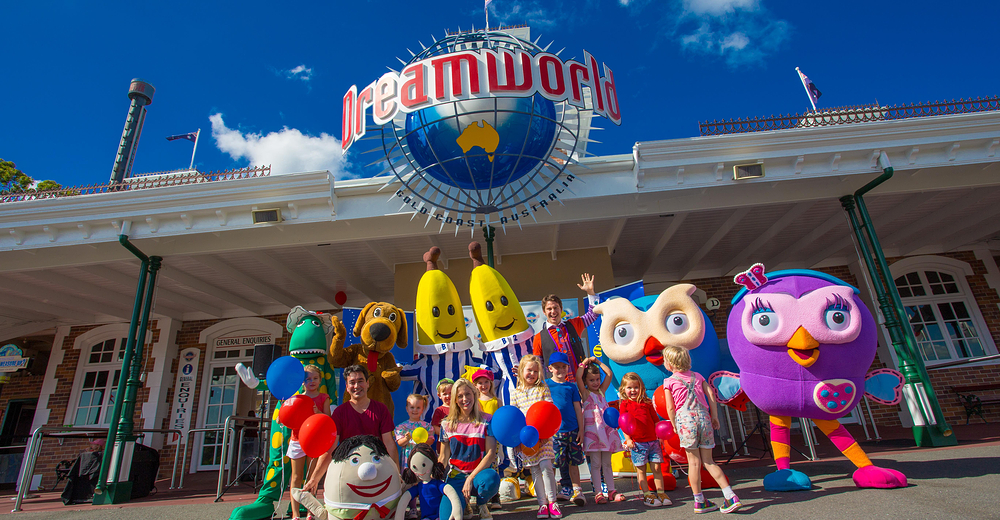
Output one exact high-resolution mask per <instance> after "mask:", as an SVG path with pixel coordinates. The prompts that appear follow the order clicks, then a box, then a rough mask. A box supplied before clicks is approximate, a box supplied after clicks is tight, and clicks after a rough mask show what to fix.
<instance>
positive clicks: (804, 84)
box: [795, 67, 816, 112]
mask: <svg viewBox="0 0 1000 520" xmlns="http://www.w3.org/2000/svg"><path fill="white" fill-rule="evenodd" d="M795 72H798V73H799V81H801V82H802V88H803V89H805V91H806V97H808V98H809V104H810V105H812V107H813V112H815V111H816V102H815V101H813V96H812V92H809V86H808V85H806V79H805V78H804V77H803V76H802V71H801V70H799V68H798V67H795Z"/></svg>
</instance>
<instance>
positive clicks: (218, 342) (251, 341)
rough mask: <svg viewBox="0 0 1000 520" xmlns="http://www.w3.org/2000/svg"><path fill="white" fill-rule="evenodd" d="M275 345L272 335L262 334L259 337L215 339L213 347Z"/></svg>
mask: <svg viewBox="0 0 1000 520" xmlns="http://www.w3.org/2000/svg"><path fill="white" fill-rule="evenodd" d="M267 343H274V336H273V335H272V334H261V335H259V336H226V337H222V338H215V341H213V342H212V346H213V347H216V348H218V347H252V346H254V345H258V344H267Z"/></svg>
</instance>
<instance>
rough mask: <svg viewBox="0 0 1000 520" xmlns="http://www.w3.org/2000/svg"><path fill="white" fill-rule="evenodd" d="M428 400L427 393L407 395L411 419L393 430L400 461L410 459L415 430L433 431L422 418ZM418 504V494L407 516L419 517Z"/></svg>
mask: <svg viewBox="0 0 1000 520" xmlns="http://www.w3.org/2000/svg"><path fill="white" fill-rule="evenodd" d="M428 402H429V399H428V397H427V396H426V395H420V394H410V395H409V396H407V397H406V415H407V416H409V420H407V421H404V422H402V423H400V424H399V425H398V426H396V430H395V431H394V432H393V433H394V434H395V437H396V444H399V447H400V450H399V460H400V461H409V460H410V451H411V450H413V448H414V446H416V445H417V443H416V441H414V440H413V431H414V430H416V429H417V428H423V429H425V430H427V431H428V432H431V431H433V429H434V428H433V427H432V426H431V423H429V422H427V421H422V420H420V418H421V417H422V416H423V415H424V409H425V408H427V403H428ZM433 442H434V441H433V440H431V441H430V443H431V444H433ZM416 505H417V504H416V496H414V497H413V500H411V501H410V504H409V508H408V509H407V510H406V518H408V519H412V518H418V516H417V514H416V513H417V508H416Z"/></svg>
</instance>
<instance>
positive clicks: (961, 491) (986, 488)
mask: <svg viewBox="0 0 1000 520" xmlns="http://www.w3.org/2000/svg"><path fill="white" fill-rule="evenodd" d="M872 460H873V461H874V462H875V463H876V464H878V465H880V466H884V467H889V468H894V469H897V470H900V471H902V472H903V473H904V474H906V475H907V477H908V478H909V482H910V486H909V487H908V488H906V489H898V490H869V489H857V488H856V487H855V486H854V483H853V482H852V481H851V472H852V471H853V469H854V467H853V465H851V463H850V462H848V461H847V460H846V459H843V458H842V457H841V458H833V459H824V460H820V461H817V462H799V463H796V464H793V467H794V468H796V469H798V470H800V471H803V472H805V473H806V474H807V475H809V476H810V477H811V478H812V482H813V489H812V490H811V491H805V492H796V493H771V492H768V491H765V490H764V489H763V487H762V485H761V479H762V478H763V477H764V475H766V474H767V473H769V472H770V471H772V467H771V466H763V465H761V466H753V467H748V466H747V465H743V464H741V465H739V466H736V465H732V466H729V467H724V469H725V470H726V473H727V474H728V475H729V477H730V479H731V480H732V481H733V483H734V489H735V490H736V491H737V493H738V494H739V496H740V498H741V499H742V501H743V503H744V509H743V510H741V511H740V512H738V513H737V515H739V516H757V517H767V518H793V519H806V518H907V519H910V518H912V519H921V518H927V519H935V520H939V519H941V518H1000V510H998V508H997V506H996V503H995V502H994V501H993V497H994V496H995V495H996V492H997V489H1000V450H998V445H997V443H996V442H990V443H986V444H976V445H967V446H959V447H955V448H942V449H931V450H914V451H894V452H893V451H890V452H881V453H877V454H874V455H873V456H872ZM618 482H619V487H620V488H623V490H628V489H630V488H631V489H634V482H635V481H634V480H631V481H630V480H628V479H620V480H619V481H618ZM679 484H680V485H679V487H678V489H677V490H675V491H673V492H671V493H669V494H670V496H671V498H672V499H673V500H674V504H675V505H674V506H672V507H665V508H659V509H656V510H653V509H649V508H646V507H645V506H643V505H642V504H641V502H640V501H638V500H636V499H634V498H633V499H630V500H628V501H626V502H621V503H618V504H613V505H611V504H609V505H604V506H597V505H594V504H593V503H590V504H588V505H587V506H586V507H583V508H579V507H574V506H566V507H564V508H563V509H564V513H565V516H566V517H567V518H570V517H572V518H574V519H577V520H599V519H600V520H607V519H608V515H609V514H611V515H614V516H616V517H618V518H619V520H644V519H650V520H652V519H657V520H658V519H661V518H664V517H672V518H687V517H690V516H692V515H693V512H692V510H691V509H692V507H693V505H692V503H691V497H690V494H689V491H688V488H687V485H686V483H679ZM176 493H177V492H170V493H163V494H162V495H161V498H162V500H155V499H154V501H142V502H133V503H131V504H129V506H128V507H114V506H111V507H108V506H103V507H100V508H98V507H94V506H88V505H86V504H84V505H76V506H61V504H60V506H59V507H60V508H59V510H51V511H37V512H32V511H31V507H30V502H31V501H28V502H26V509H27V510H26V511H25V512H21V513H17V514H16V516H17V517H18V518H23V519H25V520H35V519H60V520H77V519H79V520H118V519H133V518H141V519H149V520H161V519H162V520H202V519H212V520H225V519H227V518H228V517H229V513H230V511H232V509H233V508H235V507H237V506H239V505H242V504H245V503H247V502H248V501H249V497H250V494H249V493H247V492H237V493H234V494H232V495H226V497H224V498H225V501H223V502H220V503H212V502H211V499H212V498H214V492H213V493H211V494H210V495H211V496H198V497H191V498H182V497H180V496H176ZM707 493H708V496H709V497H710V498H715V497H717V496H721V494H720V492H719V490H718V489H713V490H708V491H707ZM170 495H174V497H173V498H171V497H170ZM630 495H631V496H633V497H634V496H635V494H634V493H630ZM589 498H590V495H589V493H588V499H589ZM151 502H152V503H151ZM197 502H200V503H197ZM9 503H10V504H12V502H9ZM154 504H155V505H154ZM534 504H535V502H534V499H530V500H529V499H522V500H520V501H518V502H515V503H513V504H509V505H506V506H505V509H504V511H502V512H497V513H495V516H494V517H495V518H496V520H533V519H534V509H535V506H534ZM3 510H4V511H9V510H10V508H7V507H4V509H3ZM719 514H720V513H711V514H710V515H709V516H715V515H719Z"/></svg>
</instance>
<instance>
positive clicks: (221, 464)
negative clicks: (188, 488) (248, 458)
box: [215, 415, 271, 502]
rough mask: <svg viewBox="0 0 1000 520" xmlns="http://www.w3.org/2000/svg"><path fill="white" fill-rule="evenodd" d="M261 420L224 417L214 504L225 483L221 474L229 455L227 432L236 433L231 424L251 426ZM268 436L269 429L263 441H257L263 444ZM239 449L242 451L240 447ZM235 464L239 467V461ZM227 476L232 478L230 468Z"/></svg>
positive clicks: (235, 416) (258, 418) (220, 496)
mask: <svg viewBox="0 0 1000 520" xmlns="http://www.w3.org/2000/svg"><path fill="white" fill-rule="evenodd" d="M263 420H265V418H261V417H240V416H238V415H230V416H229V417H226V422H225V423H224V424H223V425H222V427H223V429H224V430H225V431H223V432H222V446H223V447H224V449H223V450H222V460H221V461H219V486H218V487H217V488H216V490H215V501H216V502H218V501H219V499H220V498H222V487H223V484H224V482H225V481H224V477H223V476H222V474H223V471H224V470H225V469H226V462H227V459H228V458H229V457H228V455H229V439H230V437H229V432H230V431H232V432H234V433H235V431H236V428H235V427H234V425H233V423H234V422H236V421H242V422H244V423H250V424H252V423H259V422H261V421H263ZM268 424H270V422H268ZM270 435H271V433H270V428H269V429H268V433H267V436H266V437H264V438H263V439H258V440H259V441H260V442H261V443H263V442H264V441H265V440H267V439H270ZM267 445H269V444H265V446H267ZM240 449H242V447H240ZM237 456H239V455H237ZM236 464H237V465H239V459H237V460H236ZM229 476H230V477H232V476H233V475H232V468H230V470H229Z"/></svg>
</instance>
